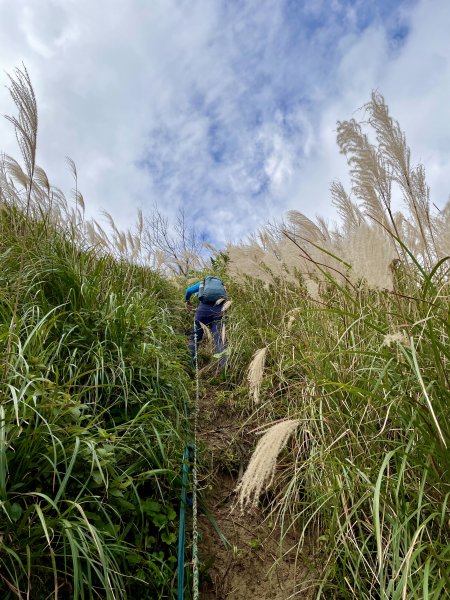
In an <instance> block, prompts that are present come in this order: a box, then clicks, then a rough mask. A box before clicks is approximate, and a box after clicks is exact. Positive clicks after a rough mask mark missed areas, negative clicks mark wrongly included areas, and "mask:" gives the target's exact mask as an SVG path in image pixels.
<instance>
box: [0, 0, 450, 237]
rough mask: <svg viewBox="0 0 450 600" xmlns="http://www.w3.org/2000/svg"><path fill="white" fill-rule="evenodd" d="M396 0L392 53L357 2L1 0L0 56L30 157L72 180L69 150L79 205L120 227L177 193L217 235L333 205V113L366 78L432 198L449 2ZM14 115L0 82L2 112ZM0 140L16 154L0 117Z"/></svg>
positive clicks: (442, 124) (440, 183)
mask: <svg viewBox="0 0 450 600" xmlns="http://www.w3.org/2000/svg"><path fill="white" fill-rule="evenodd" d="M405 1H406V4H405V5H404V6H405V8H404V11H406V12H405V14H406V15H407V16H408V18H410V31H409V34H408V36H407V38H406V39H405V40H403V44H402V45H401V46H399V47H397V48H396V47H395V44H394V45H393V41H392V35H391V33H392V32H391V30H390V28H392V27H393V25H392V22H391V21H392V19H393V17H391V16H389V19H391V21H389V22H388V21H387V20H386V19H387V17H386V18H384V17H383V18H382V17H379V18H377V17H376V16H374V15H375V13H373V14H372V13H370V11H371V10H372V11H374V10H375V9H373V8H371V7H373V5H372V3H371V2H369V0H359V2H345V1H338V0H334V2H333V3H331V4H330V3H324V2H321V1H320V2H319V1H312V0H311V1H310V2H308V3H302V4H296V3H291V4H289V5H288V4H287V3H286V4H285V3H283V2H278V0H264V1H257V0H247V1H246V2H243V3H239V5H237V4H235V3H228V2H210V1H209V0H190V1H189V2H187V1H177V0H170V1H169V0H153V1H152V2H149V3H143V2H139V1H138V0H122V1H121V2H119V1H118V0H117V1H114V2H109V1H107V0H100V1H98V2H90V1H89V0H64V1H59V2H56V1H51V0H16V1H15V2H14V3H11V2H8V0H0V57H1V59H0V64H1V67H2V69H3V70H6V71H8V72H11V71H12V68H13V67H14V66H20V65H21V63H22V61H23V62H24V63H25V64H26V65H27V68H28V70H29V72H30V75H31V77H32V80H33V82H34V86H35V91H36V94H37V98H38V104H39V109H40V137H39V149H38V154H39V162H40V164H41V165H42V166H43V167H44V168H46V169H47V171H48V174H49V176H50V179H51V180H52V181H53V182H54V183H55V184H56V185H59V186H61V187H62V188H63V189H66V190H69V189H70V187H71V181H70V176H69V174H68V173H67V171H66V167H65V162H64V156H65V155H66V154H68V155H70V156H71V157H72V158H73V159H74V160H75V162H76V164H77V167H78V172H79V178H80V182H79V184H80V188H81V190H82V192H83V194H84V196H85V199H86V203H87V207H88V209H89V213H90V214H94V215H98V211H99V209H100V208H105V209H107V210H108V211H109V212H111V213H112V215H113V217H114V219H115V220H116V221H117V222H118V223H119V224H122V225H123V226H127V225H129V224H131V222H132V221H133V220H134V216H135V214H136V208H137V207H139V206H141V207H143V208H144V210H145V208H146V207H147V209H148V210H150V209H151V207H152V206H153V204H154V202H158V203H159V205H160V206H161V208H162V209H164V210H166V211H167V212H169V213H170V211H173V210H174V209H175V208H176V206H177V205H181V204H183V205H185V207H186V208H187V211H188V213H190V214H191V215H192V218H193V219H194V220H195V221H196V225H197V228H198V229H201V230H206V231H207V232H208V233H209V235H210V236H211V238H214V240H213V241H214V242H224V241H226V240H229V239H234V238H236V237H241V236H243V235H245V234H246V233H250V232H251V231H253V230H255V229H256V228H258V227H260V226H261V225H263V224H264V222H266V221H267V220H269V219H273V218H274V217H276V216H277V217H282V216H283V213H284V211H285V210H287V209H290V208H296V209H297V210H301V211H304V212H306V213H307V214H308V215H309V216H313V215H314V214H315V213H321V214H332V213H331V212H330V203H329V193H328V188H329V184H330V182H331V180H333V179H335V178H337V177H338V178H344V179H345V177H346V172H347V169H346V165H345V161H344V159H343V157H341V156H340V155H339V154H338V150H337V146H336V145H335V142H334V138H335V133H334V129H335V123H336V121H337V120H338V119H341V120H342V119H346V118H349V117H351V116H352V114H353V112H354V111H355V109H357V108H358V107H359V106H361V105H362V104H363V103H365V102H366V101H368V99H369V97H370V93H371V91H372V89H374V88H377V89H379V90H380V91H381V92H382V93H383V94H384V95H385V97H386V100H387V101H388V103H389V105H390V107H391V109H392V113H393V115H394V116H395V117H396V118H398V119H399V120H400V123H401V124H402V126H403V127H404V129H405V130H406V133H407V136H408V139H409V141H410V143H411V146H412V149H413V156H415V157H416V158H417V160H422V161H423V162H424V163H425V166H426V168H427V172H428V175H429V180H430V183H431V185H432V191H433V190H434V191H435V192H436V195H435V196H433V198H434V199H435V200H436V201H437V203H438V204H439V205H441V206H442V204H443V202H444V201H445V200H446V198H447V194H448V190H446V187H447V181H448V176H447V174H448V172H449V167H450V164H449V162H450V144H449V143H448V142H449V138H450V118H449V117H450V114H449V111H450V108H449V107H450V104H449V102H448V98H449V91H450V89H449V85H450V83H449V82H450V77H449V75H450V73H449V62H448V61H449V56H450V48H449V42H448V35H447V30H448V24H449V21H450V6H449V5H448V3H447V2H446V1H445V0H427V1H426V2H425V0H422V1H421V2H419V3H418V4H417V5H416V4H411V3H410V2H409V1H408V0H405ZM381 5H383V2H381V3H380V6H381ZM288 6H289V8H288ZM401 6H403V4H402V2H400V0H399V7H401ZM380 10H381V9H380ZM391 12H392V11H391ZM366 13H367V14H366ZM371 14H372V16H371V17H370V15H371ZM361 15H363V16H364V18H365V19H366V20H368V23H366V24H365V25H364V27H363V28H361V26H360V24H359V22H360V21H361V18H362V17H361ZM367 15H369V16H367ZM395 18H400V17H398V16H397V17H395ZM394 25H395V23H394ZM4 81H5V82H6V77H5V78H4ZM12 111H13V107H12V106H11V102H10V100H9V98H8V94H7V92H6V90H5V89H4V88H3V87H2V86H0V112H2V113H11V112H12ZM0 140H1V142H0V147H1V149H2V150H5V151H6V152H10V153H13V154H14V155H17V151H16V150H15V148H14V136H13V133H12V132H11V130H10V127H9V125H8V124H7V123H6V122H0Z"/></svg>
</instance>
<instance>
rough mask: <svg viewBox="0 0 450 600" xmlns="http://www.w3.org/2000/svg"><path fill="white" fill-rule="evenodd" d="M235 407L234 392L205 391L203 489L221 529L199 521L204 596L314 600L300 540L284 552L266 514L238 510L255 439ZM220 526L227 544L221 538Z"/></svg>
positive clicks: (287, 545) (233, 599)
mask: <svg viewBox="0 0 450 600" xmlns="http://www.w3.org/2000/svg"><path fill="white" fill-rule="evenodd" d="M228 396H230V398H228ZM232 404H233V402H232V400H231V392H227V390H223V389H222V390H220V389H214V388H211V387H208V388H205V389H203V390H202V393H201V398H200V406H199V419H198V439H199V442H200V444H203V446H204V447H205V448H206V455H207V456H208V457H209V463H210V464H209V465H208V468H207V472H208V475H207V479H206V480H204V481H203V482H202V485H203V487H204V488H206V493H204V496H205V498H206V503H207V509H208V511H209V512H210V513H211V514H212V515H213V517H214V519H215V521H216V526H214V525H213V524H212V522H211V519H210V518H208V516H207V515H206V514H201V516H200V517H199V527H200V532H201V541H200V546H199V555H200V561H201V564H202V565H203V570H204V572H205V573H206V575H205V576H204V577H203V583H202V588H201V598H202V600H213V599H219V600H250V599H253V598H254V599H261V600H269V599H271V600H288V599H289V598H295V599H298V600H309V599H310V598H311V597H312V592H311V588H309V590H308V589H307V588H308V581H311V580H312V578H313V575H312V573H313V567H312V566H311V563H312V561H311V559H310V558H308V559H306V558H305V556H303V555H297V554H296V551H295V546H296V540H295V538H293V537H291V538H290V539H285V540H284V543H283V549H282V550H281V548H280V530H279V528H278V527H277V526H274V524H273V523H272V522H271V521H270V520H269V519H267V518H266V519H265V518H264V516H263V514H262V512H261V510H259V509H253V510H252V511H251V512H246V513H245V514H242V513H241V511H240V509H239V507H237V506H236V494H235V492H234V490H235V488H236V485H237V482H238V480H239V475H240V474H241V473H242V468H243V466H244V465H243V464H242V461H244V462H245V464H246V463H247V459H248V455H249V453H250V451H251V448H252V445H253V443H254V439H253V437H252V436H249V435H248V433H247V434H246V432H245V431H242V429H241V426H240V423H239V414H236V410H235V409H233V406H232ZM217 528H218V529H219V530H220V532H221V534H222V536H224V537H225V538H226V540H227V541H228V544H225V543H224V541H223V540H221V537H220V536H219V534H218V532H217V530H216V529H217ZM292 548H294V549H293V550H292ZM289 550H290V551H289ZM305 590H306V591H305Z"/></svg>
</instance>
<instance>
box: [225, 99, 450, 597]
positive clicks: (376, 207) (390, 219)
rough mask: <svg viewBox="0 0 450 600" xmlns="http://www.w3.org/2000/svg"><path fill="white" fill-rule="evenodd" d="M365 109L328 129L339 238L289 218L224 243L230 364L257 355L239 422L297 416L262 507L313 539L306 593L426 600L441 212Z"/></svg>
mask: <svg viewBox="0 0 450 600" xmlns="http://www.w3.org/2000/svg"><path fill="white" fill-rule="evenodd" d="M366 110H367V113H368V119H367V121H368V123H369V125H371V126H372V127H373V131H374V133H373V134H370V135H369V134H368V133H365V132H364V131H363V125H362V124H359V123H357V122H356V121H351V122H345V123H341V124H340V125H339V128H338V132H339V136H338V142H339V144H340V147H341V150H342V151H343V152H344V153H345V154H346V155H347V158H348V160H349V164H350V167H351V177H352V194H348V193H347V192H346V191H345V190H344V188H343V187H342V186H341V185H340V184H335V185H334V187H333V190H334V199H335V202H336V201H337V202H338V208H339V210H340V212H341V216H342V217H343V220H342V224H341V228H340V229H336V230H330V229H328V228H327V226H326V225H325V224H324V222H323V221H318V222H317V223H313V222H312V221H310V220H308V219H306V218H305V217H303V216H302V215H299V214H294V215H291V217H290V222H289V223H288V224H287V225H284V226H282V227H280V228H279V229H278V230H274V229H272V230H271V231H267V232H264V233H263V234H262V235H261V236H260V238H259V240H256V241H254V242H253V244H252V246H247V247H246V248H239V247H237V248H231V249H230V259H231V269H232V273H233V274H234V278H237V282H235V284H234V286H233V283H230V286H233V289H232V291H231V293H232V296H233V299H234V303H233V309H232V315H231V323H230V325H229V327H228V334H229V337H230V349H231V356H230V363H229V364H230V366H232V367H233V368H234V376H235V378H236V380H237V381H238V382H239V381H241V380H242V381H245V378H246V366H247V365H249V363H250V361H251V357H252V355H253V353H254V352H255V351H256V350H258V349H259V348H261V347H267V352H266V358H265V367H264V374H263V378H262V380H261V382H260V405H259V406H258V408H257V409H256V411H255V412H254V413H253V417H251V418H253V419H254V420H256V421H259V422H261V423H263V422H264V421H265V422H268V423H272V422H274V421H276V420H279V419H286V418H289V419H294V420H298V421H299V422H300V424H299V425H298V426H297V434H296V436H297V437H296V441H295V442H294V443H292V442H291V444H290V446H289V445H288V447H287V449H286V450H285V451H284V453H283V454H282V455H280V456H279V458H278V471H277V473H276V474H275V476H274V479H273V483H272V484H271V488H272V492H271V496H269V500H270V507H271V510H272V511H274V513H276V514H277V516H278V519H279V520H280V523H282V525H283V527H284V530H285V531H286V532H287V531H288V530H289V531H291V532H296V533H297V535H298V543H299V549H300V548H301V547H302V545H303V544H304V543H305V540H308V544H315V548H316V551H317V564H318V573H319V577H318V581H317V584H316V585H314V587H315V589H316V593H317V597H324V598H330V597H333V598H364V599H378V598H383V599H388V598H389V599H397V598H398V599H405V598H408V599H419V598H420V599H421V598H428V599H436V600H437V599H438V598H443V597H445V596H446V594H448V593H450V546H449V544H448V540H449V539H450V509H449V496H450V454H449V446H450V427H449V420H448V415H449V413H448V406H449V400H450V393H449V364H450V350H449V348H450V344H449V334H450V325H449V320H448V301H449V297H450V289H449V258H448V255H447V254H446V253H448V252H449V250H450V248H448V247H447V244H448V231H449V219H448V210H446V211H443V212H442V213H437V214H432V210H431V204H430V201H429V197H428V188H427V187H426V183H425V179H424V173H423V168H422V167H420V166H419V167H412V166H411V164H410V152H409V149H408V148H407V145H406V141H405V137H404V134H403V133H402V132H401V130H400V128H399V126H398V124H397V123H396V122H395V121H393V120H392V119H391V117H390V116H389V113H388V111H387V107H386V105H385V104H384V102H383V99H382V98H381V97H380V96H377V95H374V96H373V97H372V101H371V102H370V103H369V105H368V106H367V107H366ZM373 137H375V139H376V142H377V143H376V144H372V143H371V142H370V141H369V138H370V139H373ZM393 185H397V186H399V189H400V191H401V192H402V193H403V196H404V199H405V205H406V212H405V213H402V214H400V213H394V212H393V208H392V191H391V188H392V186H393ZM360 232H365V233H364V234H363V235H362V236H361V235H360ZM357 236H359V237H357ZM356 239H358V243H357V244H356ZM364 239H365V242H364ZM373 256H376V257H377V260H376V261H371V260H369V259H370V257H373ZM383 261H385V262H383ZM375 271H377V272H375ZM380 272H381V273H382V275H380ZM246 273H247V275H246ZM249 274H250V275H251V276H249ZM311 283H314V284H315V285H311ZM250 394H251V390H249V401H248V413H249V415H252V411H253V407H252V403H251V400H250ZM252 476H253V478H254V479H255V481H258V477H257V475H255V474H254V473H253V474H252ZM255 489H256V492H258V489H257V488H255ZM248 498H251V493H250V492H249V490H248V487H247V488H246V490H245V497H243V498H242V499H241V500H242V501H244V502H245V500H246V499H248ZM313 534H314V535H313ZM312 540H315V542H314V541H312ZM309 585H312V584H311V583H310V584H309ZM300 591H301V588H300V587H299V593H300Z"/></svg>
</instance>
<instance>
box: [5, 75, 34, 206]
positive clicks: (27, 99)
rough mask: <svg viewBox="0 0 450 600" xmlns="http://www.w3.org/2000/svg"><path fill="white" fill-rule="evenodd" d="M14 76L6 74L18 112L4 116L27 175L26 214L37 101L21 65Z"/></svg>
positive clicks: (29, 197)
mask: <svg viewBox="0 0 450 600" xmlns="http://www.w3.org/2000/svg"><path fill="white" fill-rule="evenodd" d="M14 76H15V77H11V75H8V78H9V81H10V86H9V88H8V89H9V93H10V94H11V97H12V99H13V101H14V104H15V105H16V107H17V109H18V111H19V114H18V116H17V117H11V116H8V115H7V116H6V119H7V120H8V121H9V122H10V123H12V124H13V126H14V129H15V132H16V139H17V143H18V145H19V148H20V151H21V153H22V157H23V160H24V163H25V171H26V175H27V177H28V181H29V183H28V188H27V208H26V211H27V216H28V214H29V210H30V202H31V189H32V183H33V177H34V169H35V166H36V146H37V130H38V114H37V103H36V97H35V95H34V90H33V86H32V85H31V80H30V76H29V75H28V71H27V70H26V68H25V65H24V66H23V69H22V70H21V69H15V70H14Z"/></svg>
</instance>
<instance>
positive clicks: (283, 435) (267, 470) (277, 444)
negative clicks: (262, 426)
mask: <svg viewBox="0 0 450 600" xmlns="http://www.w3.org/2000/svg"><path fill="white" fill-rule="evenodd" d="M299 423H300V421H299V420H298V419H289V420H287V421H281V423H277V424H276V425H273V426H272V427H270V429H268V430H267V431H266V432H265V433H264V435H263V437H262V438H261V439H260V440H259V442H258V444H257V446H256V448H255V451H254V452H253V454H252V457H251V459H250V463H249V465H248V467H247V470H246V471H245V473H244V476H243V477H242V479H241V481H240V483H239V485H238V487H237V488H236V491H237V492H238V493H239V499H238V501H239V504H240V505H241V509H244V508H245V506H246V505H248V504H251V505H253V506H256V504H257V503H258V499H259V496H260V494H261V492H262V491H263V489H265V490H267V489H269V488H270V486H271V485H272V482H273V478H274V476H275V469H276V466H277V458H278V455H279V454H280V452H281V450H282V449H283V448H284V447H285V446H286V444H287V442H288V440H289V438H290V436H291V435H292V434H293V433H294V431H295V430H296V429H297V427H298V425H299Z"/></svg>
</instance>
